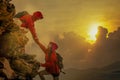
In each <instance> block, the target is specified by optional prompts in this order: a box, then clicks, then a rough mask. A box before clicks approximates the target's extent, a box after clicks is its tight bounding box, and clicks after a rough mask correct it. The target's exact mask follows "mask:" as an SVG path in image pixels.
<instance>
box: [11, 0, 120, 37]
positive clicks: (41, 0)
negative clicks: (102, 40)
mask: <svg viewBox="0 0 120 80" xmlns="http://www.w3.org/2000/svg"><path fill="white" fill-rule="evenodd" d="M119 2H120V1H119V0H114V1H113V0H36V1H35V0H20V1H18V0H13V3H14V4H15V6H16V11H17V12H19V11H23V10H26V11H28V12H30V13H31V14H32V12H34V11H36V10H40V11H41V12H42V13H43V15H44V19H43V20H42V21H39V22H38V23H37V24H36V25H37V26H39V27H40V28H41V29H40V31H43V32H47V31H49V30H50V31H53V32H58V33H62V32H66V31H74V32H76V33H77V34H79V35H82V36H84V37H85V38H87V37H88V36H89V32H90V30H91V29H92V30H93V29H94V28H95V30H96V27H97V26H99V25H100V26H104V27H107V28H108V30H109V31H113V30H115V29H116V27H118V26H119V25H120V23H119V22H120V21H119V18H120V17H119V15H120V13H119V12H118V11H119V7H120V5H119V4H118V3H119ZM93 25H96V26H93Z"/></svg>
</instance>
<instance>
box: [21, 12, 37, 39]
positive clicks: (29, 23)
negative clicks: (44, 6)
mask: <svg viewBox="0 0 120 80" xmlns="http://www.w3.org/2000/svg"><path fill="white" fill-rule="evenodd" d="M20 20H21V21H22V24H21V27H24V28H28V29H29V30H30V32H31V34H32V36H33V37H34V38H36V37H37V36H36V31H35V28H34V21H33V20H32V16H31V15H29V14H27V15H24V16H22V17H21V18H20Z"/></svg>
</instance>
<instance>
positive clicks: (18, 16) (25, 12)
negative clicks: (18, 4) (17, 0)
mask: <svg viewBox="0 0 120 80" xmlns="http://www.w3.org/2000/svg"><path fill="white" fill-rule="evenodd" d="M26 14H29V13H28V12H27V11H22V12H19V13H17V14H16V15H15V16H14V18H21V17H22V16H24V15H26Z"/></svg>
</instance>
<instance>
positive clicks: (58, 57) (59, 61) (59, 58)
mask: <svg viewBox="0 0 120 80" xmlns="http://www.w3.org/2000/svg"><path fill="white" fill-rule="evenodd" d="M56 56H57V59H58V62H57V65H58V67H59V69H60V72H62V73H64V74H65V72H63V71H62V69H63V68H64V65H63V57H62V56H61V55H60V54H59V53H56Z"/></svg>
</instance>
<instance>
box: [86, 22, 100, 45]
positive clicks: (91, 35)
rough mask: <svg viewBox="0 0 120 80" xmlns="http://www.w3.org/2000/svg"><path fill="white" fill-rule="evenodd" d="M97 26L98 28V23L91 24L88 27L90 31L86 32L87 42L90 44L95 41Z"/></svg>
mask: <svg viewBox="0 0 120 80" xmlns="http://www.w3.org/2000/svg"><path fill="white" fill-rule="evenodd" d="M98 26H100V23H93V24H91V25H90V29H89V30H88V37H87V39H86V40H87V41H88V42H90V43H91V44H92V43H94V42H95V41H96V34H97V32H98Z"/></svg>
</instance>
